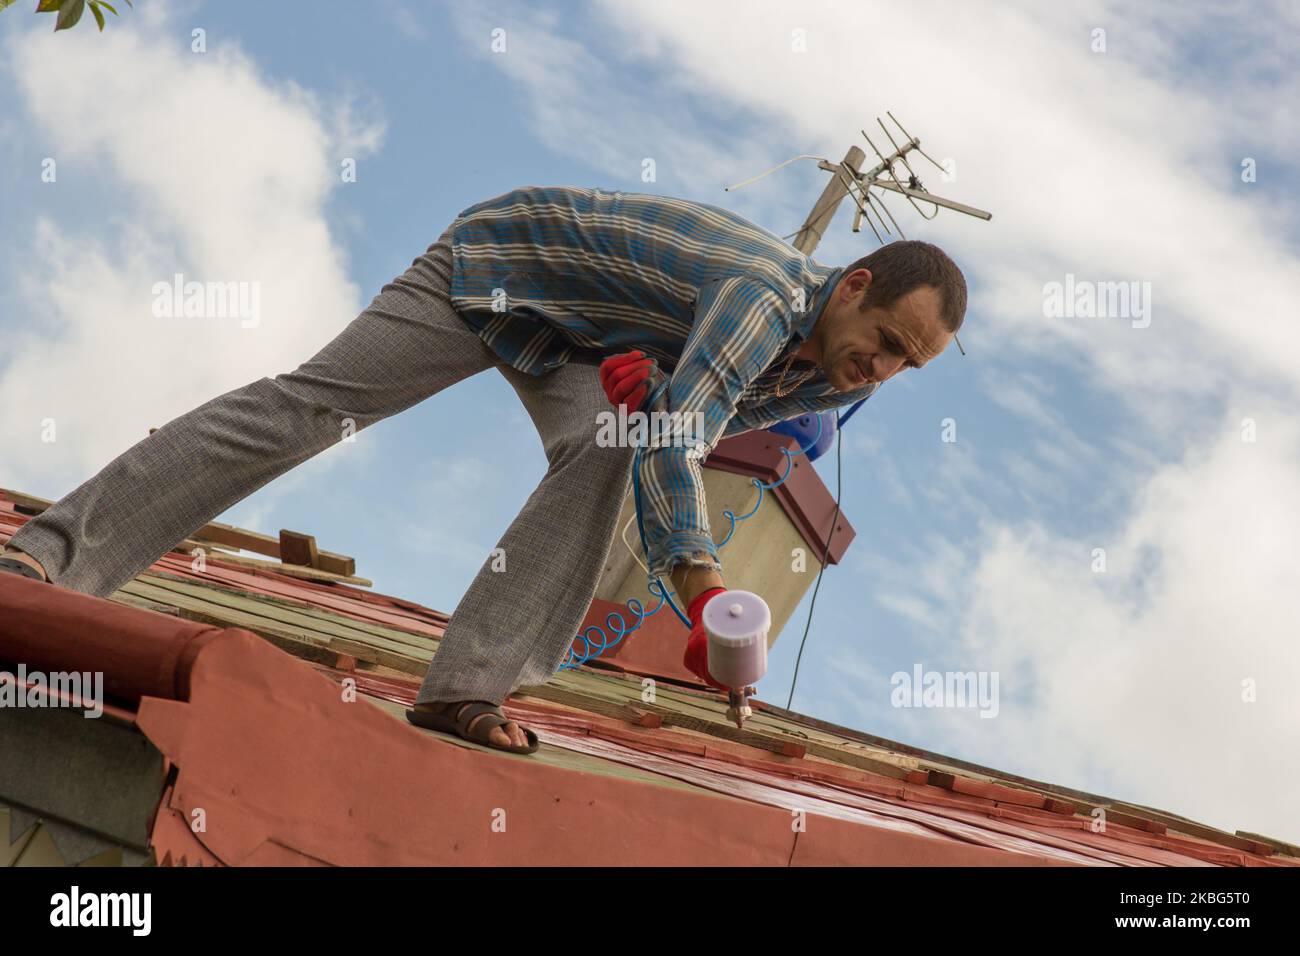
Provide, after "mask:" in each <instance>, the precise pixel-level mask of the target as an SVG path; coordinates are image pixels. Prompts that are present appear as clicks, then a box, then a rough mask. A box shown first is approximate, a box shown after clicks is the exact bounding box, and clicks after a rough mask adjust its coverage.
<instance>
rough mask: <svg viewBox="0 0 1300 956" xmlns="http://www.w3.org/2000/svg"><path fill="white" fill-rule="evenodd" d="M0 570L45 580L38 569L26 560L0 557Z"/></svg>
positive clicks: (36, 579)
mask: <svg viewBox="0 0 1300 956" xmlns="http://www.w3.org/2000/svg"><path fill="white" fill-rule="evenodd" d="M0 571H9V572H12V573H13V574H21V575H22V576H23V577H25V578H31V579H32V580H33V581H47V579H46V577H45V575H43V574H41V572H40V571H37V570H36V569H35V568H34V567H32V566H31V565H30V564H28V563H27V562H26V561H19V560H18V559H17V558H0ZM47 583H48V581H47Z"/></svg>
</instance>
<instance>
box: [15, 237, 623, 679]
mask: <svg viewBox="0 0 1300 956" xmlns="http://www.w3.org/2000/svg"><path fill="white" fill-rule="evenodd" d="M451 268H452V267H451V245H450V229H448V231H447V232H444V233H443V235H442V237H441V238H439V240H438V241H437V242H436V243H434V244H433V245H432V246H430V247H429V249H428V250H427V251H426V252H425V253H424V254H423V255H421V256H420V257H419V258H417V259H416V260H415V262H414V263H413V264H412V265H411V268H410V269H408V270H407V271H406V272H405V273H404V274H403V275H401V276H399V277H398V278H396V279H394V280H393V281H392V282H390V283H388V284H386V285H385V286H384V287H383V289H382V290H381V292H380V293H379V295H377V296H376V297H375V299H374V300H373V301H372V302H371V304H370V305H369V307H368V308H366V310H365V311H363V312H362V313H361V314H360V315H359V316H358V317H357V318H356V319H354V320H353V321H352V322H351V323H350V324H349V325H348V326H347V328H345V329H344V330H343V332H341V333H340V334H339V335H338V337H337V338H335V339H334V340H333V341H332V342H330V343H329V344H328V345H327V346H325V348H324V349H322V350H321V351H320V352H319V353H318V354H317V355H315V356H314V357H313V358H311V359H309V360H308V361H307V362H305V363H304V364H303V365H301V366H299V367H298V368H297V369H295V370H294V371H292V372H288V373H285V374H281V375H277V376H275V377H274V378H263V379H259V380H258V381H256V382H252V383H251V384H249V385H246V386H244V387H243V388H238V389H235V390H234V391H232V392H227V393H226V394H225V395H221V396H219V397H217V398H214V399H212V400H211V401H209V402H207V403H205V404H203V405H200V406H199V407H198V408H195V409H194V410H193V411H190V412H187V413H186V414H184V415H182V416H181V417H179V418H177V419H175V420H174V421H171V422H168V423H167V424H166V425H164V426H163V427H162V428H160V429H158V430H157V431H156V432H154V433H153V434H152V435H150V436H149V437H148V438H145V439H144V440H142V441H140V442H139V443H138V444H136V445H134V446H132V447H131V448H130V449H128V450H127V451H126V452H124V453H123V454H122V455H120V456H119V457H118V458H116V459H114V460H113V461H112V462H110V463H109V464H108V465H107V466H106V467H105V468H104V469H103V470H102V471H100V472H99V473H98V474H97V475H95V476H94V477H93V478H91V479H90V480H89V481H87V482H85V483H84V484H83V485H81V486H80V487H79V488H77V489H76V490H75V491H73V492H71V493H70V494H68V495H67V496H65V497H64V498H62V499H61V500H60V501H58V502H57V503H56V504H54V505H53V506H51V507H50V508H48V509H47V510H46V511H45V512H43V513H42V514H40V515H38V516H37V517H35V518H33V519H31V520H30V521H28V522H27V524H26V525H24V526H23V528H22V529H21V530H19V531H18V533H17V534H15V535H14V537H13V540H12V541H11V542H10V543H11V544H12V546H13V547H16V548H18V549H20V550H22V551H26V552H27V553H29V554H31V555H32V556H33V557H35V558H37V559H38V560H39V561H40V562H41V563H42V564H43V565H44V566H45V568H46V571H47V573H48V574H49V576H50V579H51V580H52V581H53V582H54V583H56V584H58V585H61V586H63V587H67V588H71V589H73V590H75V591H81V592H84V593H88V594H95V595H99V596H101V597H106V596H108V595H110V594H112V593H113V592H114V591H116V590H117V589H118V588H119V587H121V586H122V585H123V584H125V583H127V582H128V581H130V580H131V579H132V578H133V577H135V575H136V574H138V573H139V572H140V571H142V570H144V569H145V568H147V567H148V566H149V565H150V564H152V563H153V562H154V561H156V560H157V559H158V558H159V557H161V556H162V555H163V554H165V553H166V552H167V551H168V550H170V549H171V548H173V547H175V546H176V545H177V544H178V543H179V542H181V541H182V540H184V539H185V538H187V537H189V536H190V535H192V534H194V533H195V532H196V531H197V530H198V529H199V528H201V527H202V526H203V525H205V524H207V523H208V522H209V521H211V520H212V519H214V518H215V517H216V516H217V515H219V514H221V513H222V512H224V511H225V510H226V509H227V508H229V507H231V506H232V505H234V504H236V503H237V502H239V501H240V500H242V499H243V498H245V497H247V496H248V495H250V494H252V493H253V492H254V491H256V490H257V489H258V488H261V487H262V486H263V485H265V484H266V483H267V482H269V481H271V480H272V479H273V478H276V477H278V476H279V475H281V474H283V473H285V472H286V471H288V470H289V469H291V468H293V467H294V466H295V465H298V464H301V463H302V462H304V461H306V460H307V459H308V458H310V457H312V456H313V455H316V454H318V453H319V452H321V451H324V450H325V449H326V448H328V447H329V446H331V445H333V444H335V443H336V442H339V441H341V440H342V438H343V435H344V428H345V425H346V422H347V420H349V419H351V420H352V422H353V423H354V425H353V427H354V428H355V429H356V430H358V431H359V430H360V429H362V428H364V427H365V426H367V425H371V424H374V423H375V422H377V421H380V420H381V419H384V418H386V417H388V416H389V415H394V414H396V413H397V412H400V411H403V410H404V409H407V408H410V407H411V406H412V405H415V404H416V403H418V402H420V401H422V400H423V399H425V398H427V397H429V396H430V395H433V394H434V393H436V392H439V391H441V390H442V389H444V388H447V387H448V386H450V385H453V384H455V383H456V382H459V381H460V380H462V379H464V378H468V377H469V376H471V375H475V374H477V373H479V372H481V371H484V370H485V369H488V368H493V367H494V368H496V369H497V370H498V371H500V372H501V373H502V374H503V375H504V376H505V377H506V378H507V380H509V382H510V384H511V385H512V386H513V387H514V389H515V391H516V392H517V393H518V395H519V398H520V400H521V401H522V402H523V403H524V408H525V409H526V410H527V412H528V414H529V416H530V417H531V418H532V420H533V423H534V425H535V426H536V427H537V431H538V433H539V435H540V436H541V439H542V445H543V448H544V450H545V452H546V458H547V461H548V463H549V467H548V468H547V471H546V474H545V476H544V477H543V478H542V480H541V483H540V484H538V486H537V488H536V490H535V491H534V492H533V493H532V496H531V497H529V499H528V501H527V503H526V504H525V505H524V507H523V510H522V511H520V513H519V515H518V516H517V517H516V518H515V520H514V521H513V522H512V523H511V525H510V527H509V528H508V529H507V530H506V533H505V535H504V537H502V538H501V540H500V541H499V542H498V545H497V547H498V548H500V549H501V550H502V551H503V552H504V557H505V570H504V571H497V570H493V564H494V562H493V561H492V559H491V556H489V558H488V560H486V561H485V563H484V565H483V567H482V568H481V569H480V570H479V573H478V575H477V576H476V577H475V579H474V582H473V584H472V585H471V586H470V588H469V591H468V592H467V593H466V594H465V595H464V597H463V598H462V599H461V601H460V604H458V605H457V607H456V609H455V611H454V612H453V614H452V616H451V620H450V623H449V624H448V627H447V631H446V634H445V636H444V637H443V640H442V642H441V644H440V646H439V648H438V651H437V653H436V654H435V655H434V659H433V663H432V665H431V666H430V668H429V672H428V674H427V675H426V677H425V679H424V684H423V686H422V687H421V688H420V692H419V696H418V698H417V699H418V700H419V701H420V702H427V701H439V700H487V701H491V702H492V703H500V702H501V701H502V700H504V699H505V698H506V696H508V695H509V694H510V693H511V692H513V691H514V690H515V689H516V688H518V687H519V686H521V685H524V684H540V683H544V682H545V681H546V680H548V679H549V678H550V677H551V676H552V674H554V672H555V670H556V669H557V668H558V667H559V665H560V664H561V663H562V662H563V661H564V658H565V655H566V654H567V652H568V649H569V647H570V645H571V643H572V641H573V638H574V636H575V634H576V633H577V628H578V625H579V624H580V623H581V621H582V617H583V615H584V614H585V612H586V610H587V608H588V606H589V605H590V603H591V599H592V597H593V595H594V594H595V590H596V585H597V580H598V578H599V575H600V572H601V569H602V567H603V566H604V562H605V558H606V556H607V554H608V552H609V548H610V544H611V542H612V540H613V537H614V531H615V523H616V521H617V518H618V514H619V511H620V508H621V505H622V502H623V500H624V498H625V497H626V495H627V490H628V484H629V482H630V480H631V474H632V455H633V449H630V448H602V447H598V446H597V445H596V442H595V437H596V424H595V422H596V414H597V412H598V411H601V410H603V409H608V408H609V403H608V401H607V399H606V398H605V395H604V392H603V391H602V389H601V386H600V381H599V377H598V374H597V369H596V368H595V367H594V366H590V365H577V364H569V365H564V366H561V367H560V368H558V369H556V370H554V371H552V372H550V373H548V374H546V375H542V376H532V375H528V374H525V373H523V372H519V371H517V370H516V369H513V368H511V367H510V366H508V365H506V364H505V363H504V362H503V361H502V360H501V359H500V358H499V357H498V356H497V355H496V354H495V353H494V352H492V350H491V349H489V348H488V347H487V346H486V345H484V344H483V342H482V340H481V339H479V337H478V335H477V334H475V332H474V331H473V330H472V329H470V328H469V327H468V326H467V325H466V324H465V323H464V322H463V321H462V319H461V318H460V316H459V315H458V314H457V313H456V311H455V309H454V308H453V306H452V304H451V301H450V298H449V294H448V288H449V284H450V281H451ZM428 520H433V518H432V516H429V519H428ZM497 566H498V567H499V564H498V565H497Z"/></svg>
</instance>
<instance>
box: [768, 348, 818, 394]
mask: <svg viewBox="0 0 1300 956" xmlns="http://www.w3.org/2000/svg"><path fill="white" fill-rule="evenodd" d="M795 354H796V353H794V352H791V353H790V357H789V358H788V359H786V360H785V367H784V368H783V369H781V377H780V378H779V379H777V382H776V389H775V390H774V391H773V394H774V395H775V396H776V397H777V398H784V397H785V396H787V395H789V394H790V393H791V392H793V391H794V390H795V389H796V388H798V387H799V386H800V385H802V384H803V383H804V382H806V381H808V379H810V378H812V377H813V376H814V375H815V374H817V367H816V366H813V367H812V368H811V369H809V370H808V371H807V372H804V373H803V374H802V375H800V376H799V377H798V378H797V379H795V380H794V381H793V382H792V383H790V387H789V388H786V389H785V390H784V391H783V390H782V388H781V386H782V385H784V384H785V377H786V375H787V374H788V373H789V371H790V366H792V365H793V364H794V357H795Z"/></svg>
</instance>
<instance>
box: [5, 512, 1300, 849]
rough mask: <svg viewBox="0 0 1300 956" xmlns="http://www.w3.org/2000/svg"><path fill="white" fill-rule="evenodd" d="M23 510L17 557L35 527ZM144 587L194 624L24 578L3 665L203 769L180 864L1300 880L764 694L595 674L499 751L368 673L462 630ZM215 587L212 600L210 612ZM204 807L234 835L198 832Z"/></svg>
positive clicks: (276, 582)
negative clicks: (72, 689)
mask: <svg viewBox="0 0 1300 956" xmlns="http://www.w3.org/2000/svg"><path fill="white" fill-rule="evenodd" d="M6 506H7V503H6V502H0V540H7V538H8V536H9V534H10V533H11V532H12V531H13V530H14V529H15V528H16V527H18V526H19V525H20V524H21V523H22V521H24V520H26V519H25V516H23V515H22V514H20V513H18V512H16V511H15V510H14V509H13V508H12V506H7V507H6ZM138 583H139V584H140V585H141V586H142V587H148V588H152V590H150V591H149V593H150V594H151V595H152V596H151V597H150V598H149V600H150V601H152V602H153V603H154V605H157V604H159V602H160V601H162V599H163V598H164V597H165V595H167V594H176V595H180V596H184V601H182V600H181V598H180V597H178V598H177V601H178V606H177V610H178V614H177V615H176V616H173V615H171V614H165V613H158V612H157V611H152V610H142V609H140V608H137V607H128V606H125V605H123V604H121V603H114V602H109V601H104V600H101V599H98V598H94V597H89V596H87V595H82V594H77V593H74V592H71V591H68V590H66V589H62V588H57V587H54V586H50V585H46V584H41V583H39V582H34V581H29V580H26V579H23V578H20V577H18V576H16V575H7V574H0V611H2V613H0V660H2V661H7V662H16V661H20V660H21V661H24V662H26V663H27V664H28V666H29V667H30V668H39V669H45V670H59V669H76V670H97V669H99V670H103V671H104V673H105V677H106V685H107V687H108V688H109V692H110V693H111V695H112V696H113V697H114V698H115V701H114V702H115V703H116V704H117V705H119V706H120V707H121V708H122V711H121V713H122V714H123V715H124V716H125V718H126V719H133V720H134V721H135V724H136V726H137V727H138V728H139V730H140V731H141V732H142V733H143V734H144V735H145V736H147V737H148V738H149V739H150V740H151V741H152V742H153V744H154V745H155V746H156V747H158V748H159V749H160V750H161V751H162V752H163V754H164V755H165V757H166V758H167V761H168V763H169V765H172V766H174V767H175V768H176V769H177V773H176V777H175V781H174V783H173V784H171V785H168V786H166V787H165V788H164V786H163V783H162V781H160V786H159V809H158V812H157V815H156V818H155V820H154V823H153V846H154V849H155V852H156V854H157V856H158V859H159V860H160V862H164V863H173V864H186V863H188V864H194V863H203V864H227V865H255V864H267V865H345V864H361V865H368V864H419V865H429V864H475V865H477V864H533V863H550V864H612V865H660V864H686V865H691V864H709V865H755V864H757V865H787V864H850V863H851V864H931V865H1087V866H1109V865H1119V866H1152V865H1155V866H1161V865H1175V866H1212V865H1224V866H1296V865H1300V859H1297V858H1296V857H1295V856H1292V855H1288V854H1285V853H1280V852H1277V847H1282V848H1285V845H1284V844H1278V845H1277V847H1275V846H1272V845H1269V844H1266V843H1264V842H1262V841H1260V840H1258V839H1254V838H1246V837H1242V836H1238V835H1234V834H1228V833H1224V832H1222V831H1216V830H1213V829H1212V828H1209V827H1204V826H1201V825H1199V824H1195V823H1193V822H1192V821H1184V820H1182V819H1181V818H1178V817H1175V816H1173V815H1171V814H1163V813H1160V812H1159V811H1154V810H1148V809H1147V808H1140V807H1134V806H1132V805H1129V804H1124V803H1122V802H1120V801H1115V800H1110V799H1108V798H1103V797H1094V796H1093V795H1088V794H1080V793H1077V792H1075V791H1071V790H1068V789H1064V788H1054V787H1051V786H1050V785H1047V784H1042V783H1039V782H1035V781H1026V780H1023V779H1021V778H1017V777H1013V776H1010V775H1005V774H999V773H998V772H997V771H995V770H990V769H989V768H976V767H975V766H974V765H971V764H967V763H964V762H962V761H959V760H956V759H954V758H949V757H944V756H942V755H938V754H929V753H927V752H925V751H921V750H918V749H916V748H910V747H906V746H904V745H902V744H893V743H891V742H889V741H883V740H881V739H880V738H877V737H871V736H870V735H867V734H863V733H859V732H856V731H852V730H848V729H846V728H832V727H830V725H826V724H823V723H821V722H818V721H815V720H812V719H811V718H806V717H801V716H800V715H796V714H787V713H786V712H784V711H781V710H780V709H779V708H775V707H771V706H769V705H763V704H761V702H760V703H759V705H758V711H759V714H758V716H757V717H756V719H755V721H753V722H751V725H749V726H748V727H747V731H746V732H745V733H740V732H736V731H735V729H734V728H732V727H730V725H727V724H726V722H725V720H719V719H714V718H715V717H718V716H720V715H721V711H722V704H721V702H720V701H719V699H718V697H717V695H716V694H714V693H712V692H710V691H706V690H703V689H692V688H691V687H688V686H678V687H673V685H672V684H670V683H664V684H661V688H660V690H661V693H660V696H659V698H658V699H657V700H658V702H657V703H655V704H643V703H641V702H640V697H639V693H640V689H641V679H640V677H638V676H637V668H633V667H628V668H627V670H629V671H631V672H632V673H628V674H624V673H620V672H619V671H617V670H613V671H610V670H606V671H604V672H600V673H598V672H594V671H590V670H588V669H584V672H583V673H580V674H576V675H569V676H566V677H563V678H562V679H557V681H552V682H551V683H550V684H548V685H546V686H545V687H542V688H534V689H528V692H527V693H526V694H522V695H518V696H516V697H515V698H513V699H512V700H510V701H509V702H507V704H506V708H505V709H506V712H507V713H508V714H509V715H510V716H512V717H514V718H516V719H518V720H520V721H522V722H524V723H526V724H528V725H529V726H531V727H533V728H534V729H535V730H536V731H537V733H538V735H539V737H540V738H541V740H542V741H543V748H542V751H541V752H539V754H537V755H535V756H531V757H520V756H513V755H505V754H500V753H497V752H491V751H487V750H484V749H482V748H478V747H475V746H472V745H468V744H465V743H464V742H460V741H456V740H452V739H450V738H447V737H443V736H441V735H435V734H429V733H425V732H422V731H419V730H416V729H414V728H412V727H410V726H409V725H408V724H406V723H405V721H404V720H402V719H401V713H402V709H403V707H404V705H406V704H408V703H409V702H410V701H412V700H413V699H414V694H415V690H416V688H417V686H418V678H417V676H416V674H415V671H416V670H417V669H418V668H417V667H416V666H415V663H408V664H402V666H403V667H405V668H406V672H402V671H400V670H397V669H394V667H392V666H384V665H382V664H378V663H376V662H375V661H373V660H367V659H366V657H367V655H368V652H369V649H368V646H367V644H366V642H365V635H368V634H369V635H373V639H374V641H375V642H376V646H379V645H381V644H382V645H383V646H385V647H387V646H390V645H393V646H396V645H395V643H394V640H393V639H394V638H395V637H402V636H405V637H404V639H405V640H408V641H410V642H412V644H411V646H412V647H413V648H415V650H412V651H411V654H413V655H416V657H414V658H412V661H417V659H418V653H419V648H420V647H424V646H428V647H429V648H432V646H433V643H434V642H435V641H436V640H437V639H438V638H439V637H440V636H441V634H442V629H443V626H444V625H445V623H446V621H447V617H446V615H444V614H441V613H439V612H436V611H433V610H430V609H428V608H424V607H421V606H419V605H418V604H414V603H412V602H409V601H402V600H400V599H397V598H390V597H387V596H384V595H380V594H375V593H372V592H369V591H365V590H363V589H360V588H355V587H351V586H348V585H344V584H340V583H317V582H311V581H304V580H300V579H297V578H294V577H290V576H288V575H287V574H280V573H277V572H275V571H272V570H263V569H258V570H256V571H251V570H249V569H247V568H240V567H236V566H234V565H233V564H229V563H227V562H225V561H223V560H222V558H221V556H220V555H219V554H214V555H211V556H209V557H208V561H207V569H206V571H204V572H203V573H197V572H195V571H193V570H192V569H191V565H190V561H189V559H188V558H187V557H184V556H183V555H181V554H178V553H173V554H171V555H168V556H165V557H164V558H162V559H161V560H160V561H159V562H158V563H157V564H155V565H154V566H153V568H151V569H150V571H149V572H147V573H146V574H144V575H141V577H140V578H139V580H138ZM196 587H197V590H196ZM166 588H173V589H175V590H174V591H167V590H166ZM124 590H126V589H124ZM205 594H206V595H210V596H211V598H212V600H213V603H212V605H211V607H210V608H204V609H196V608H195V606H194V600H195V595H200V596H201V595H205ZM119 598H120V600H127V599H133V600H134V599H135V598H133V597H132V595H130V594H123V595H119ZM234 598H237V599H238V601H239V602H240V604H239V608H238V609H237V610H238V613H239V614H240V615H242V617H240V618H239V619H240V620H244V621H249V620H255V619H254V618H252V617H250V615H249V608H252V609H257V608H265V609H266V612H267V613H268V614H276V615H279V616H280V618H285V619H286V620H290V621H292V620H299V619H301V621H303V622H308V623H310V622H313V621H317V622H319V628H320V634H321V635H324V636H322V637H315V636H313V635H312V634H309V633H308V632H307V631H303V636H302V639H301V643H299V641H298V639H297V638H296V637H295V636H294V635H295V633H296V632H293V631H292V630H291V628H290V623H283V624H281V625H278V626H277V627H275V628H272V627H267V628H266V629H264V630H265V632H264V633H263V632H262V631H258V630H257V628H256V627H255V626H250V627H242V626H241V627H234V626H226V625H223V624H222V623H221V622H222V620H224V619H223V618H222V615H223V614H225V613H230V614H234V613H235V611H234V610H231V609H230V608H229V607H228V605H229V604H230V603H231V600H232V599H234ZM290 611H291V612H292V614H288V612H290ZM184 615H189V616H191V617H194V616H197V617H202V618H205V619H206V621H198V620H188V619H186V618H185V616H184ZM268 620H272V618H268ZM295 626H297V625H295ZM335 633H340V634H342V635H343V636H341V637H339V639H338V643H337V644H336V643H332V640H331V639H330V635H331V634H335ZM264 637H265V638H266V639H263V638H264ZM308 638H310V640H309V639H308ZM665 639H666V638H665ZM633 640H635V638H633ZM270 641H275V643H276V645H279V646H274V645H273V644H272V643H270ZM283 647H287V648H289V649H291V650H293V651H294V653H292V654H291V653H286V651H285V650H282V649H281V648H283ZM339 648H342V650H340V649H339ZM402 653H405V652H402ZM402 653H399V652H397V651H390V657H389V658H385V659H392V660H393V661H395V662H396V663H399V664H400V663H401V662H402V661H404V660H406V658H405V657H403V656H402ZM675 653H676V655H677V658H678V659H680V650H679V649H678V650H676V651H675ZM296 655H301V656H305V657H309V658H310V659H311V661H312V662H311V663H308V662H307V661H306V660H302V659H300V657H299V656H296ZM643 665H644V661H642V666H643ZM659 676H660V677H661V678H663V677H669V678H671V677H672V676H673V675H670V674H661V675H659ZM345 682H347V683H346V684H345ZM352 682H355V688H356V690H357V692H358V693H357V695H356V697H355V699H349V695H348V694H346V693H345V692H344V691H345V689H346V688H351V687H352V686H353V685H352ZM1096 804H1104V805H1106V806H1107V812H1108V821H1107V825H1106V827H1105V832H1093V830H1092V827H1093V820H1092V817H1091V816H1090V815H1089V813H1088V812H1087V811H1088V809H1089V807H1090V806H1091V805H1096ZM196 808H203V810H204V812H205V814H206V817H207V820H208V828H207V830H206V831H205V832H203V833H198V834H196V833H194V832H192V831H191V829H190V827H189V826H188V821H189V820H190V819H191V814H192V812H193V810H194V809H196ZM798 811H802V812H803V814H804V822H805V825H804V827H803V828H802V829H797V828H795V827H793V826H792V822H793V821H794V820H795V814H796V812H798ZM497 819H502V820H504V821H505V828H504V831H501V830H499V829H495V828H494V827H493V825H492V824H493V822H494V821H495V820H497Z"/></svg>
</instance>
